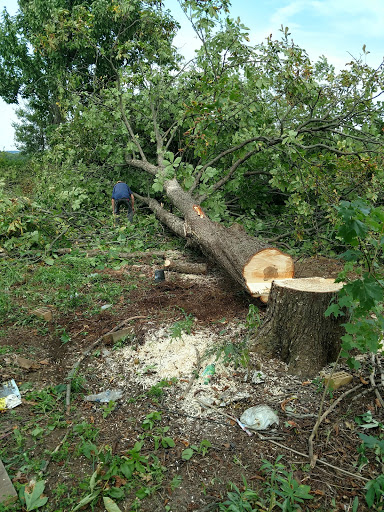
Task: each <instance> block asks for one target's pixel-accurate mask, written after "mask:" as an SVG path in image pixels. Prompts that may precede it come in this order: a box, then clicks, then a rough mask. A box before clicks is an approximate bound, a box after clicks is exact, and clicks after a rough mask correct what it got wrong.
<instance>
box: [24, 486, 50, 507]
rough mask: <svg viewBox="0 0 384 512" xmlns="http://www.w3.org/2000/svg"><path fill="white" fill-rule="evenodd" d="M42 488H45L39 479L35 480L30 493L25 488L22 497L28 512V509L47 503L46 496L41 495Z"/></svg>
mask: <svg viewBox="0 0 384 512" xmlns="http://www.w3.org/2000/svg"><path fill="white" fill-rule="evenodd" d="M44 488H45V482H44V480H40V481H39V482H36V483H35V484H34V485H33V487H32V492H31V493H30V492H29V491H27V488H25V490H24V498H25V504H26V506H27V511H28V512H29V511H30V510H36V509H37V508H40V507H42V506H44V505H45V504H46V503H47V501H48V498H47V497H44V498H42V497H41V495H42V494H43V491H44Z"/></svg>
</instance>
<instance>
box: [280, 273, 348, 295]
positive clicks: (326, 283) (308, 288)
mask: <svg viewBox="0 0 384 512" xmlns="http://www.w3.org/2000/svg"><path fill="white" fill-rule="evenodd" d="M278 285H279V286H283V287H285V288H291V289H292V290H299V291H302V292H315V293H329V292H338V291H339V290H341V288H342V287H343V286H344V283H335V280H334V279H325V278H324V277H301V278H300V279H284V280H280V281H278Z"/></svg>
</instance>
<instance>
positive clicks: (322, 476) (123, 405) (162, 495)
mask: <svg viewBox="0 0 384 512" xmlns="http://www.w3.org/2000/svg"><path fill="white" fill-rule="evenodd" d="M341 268H342V264H341V263H340V262H339V261H335V260H327V259H325V258H311V259H309V260H305V261H303V260H302V261H298V262H297V263H296V277H313V276H319V277H326V278H330V277H336V276H337V273H338V272H339V271H340V270H341ZM98 272H113V275H114V277H115V278H116V280H120V281H121V282H122V283H124V282H125V281H127V282H129V281H130V278H132V276H135V278H140V283H141V284H140V285H138V286H137V288H136V289H135V290H133V291H130V292H127V293H123V294H122V296H121V297H120V299H119V301H117V303H116V304H114V305H113V306H112V307H110V308H108V309H105V310H104V311H100V313H99V314H98V315H94V316H91V317H90V316H88V315H87V314H86V313H85V312H84V311H82V309H81V307H80V308H79V309H78V310H77V311H76V312H74V313H73V314H70V315H60V314H59V313H58V312H55V316H54V322H53V323H52V324H46V325H45V326H44V329H30V328H28V326H26V327H20V326H18V327H12V326H7V337H3V338H0V346H1V345H12V346H13V347H14V350H15V352H17V353H18V354H20V355H21V356H23V357H25V358H28V359H32V360H33V361H35V362H37V368H31V369H29V370H27V369H25V368H23V367H21V366H20V365H18V363H17V361H16V360H15V358H14V357H12V356H9V355H4V356H0V363H1V367H0V378H1V381H4V380H7V379H10V378H14V379H15V380H16V381H17V383H18V384H19V385H20V386H21V387H22V384H25V383H26V382H30V383H31V384H32V385H33V387H34V388H35V389H43V388H45V387H47V386H49V385H52V386H57V385H63V384H65V383H66V377H67V375H68V372H69V370H70V368H71V367H72V365H73V364H74V362H75V361H76V360H77V359H78V358H79V357H80V355H81V353H82V351H83V350H85V349H86V348H87V347H89V346H90V345H91V344H92V343H93V342H94V341H95V340H96V339H98V338H99V337H100V336H102V335H103V334H105V333H107V332H109V331H110V330H111V329H112V328H113V327H114V326H116V325H117V324H118V323H119V322H120V321H122V320H125V319H130V318H133V317H137V316H143V317H144V318H135V319H134V320H132V321H129V322H128V324H127V325H129V326H130V327H131V332H130V333H129V335H128V336H127V338H126V339H125V340H122V341H120V342H117V343H115V344H114V345H113V346H112V345H106V344H104V343H100V344H99V346H98V347H97V349H95V350H94V351H93V353H92V354H91V355H90V356H89V357H87V358H86V359H85V360H84V362H83V363H82V365H81V367H80V372H79V375H81V377H82V378H83V384H84V389H83V392H82V393H73V394H72V396H71V399H72V405H75V408H74V409H73V410H72V416H71V417H69V418H68V421H69V422H71V423H73V424H75V423H80V422H81V421H86V422H88V423H90V424H92V425H93V426H94V427H95V428H98V429H99V430H100V438H99V441H98V442H99V443H101V444H103V445H107V446H110V447H111V450H112V453H114V454H119V455H122V454H124V453H126V451H127V450H129V449H132V447H133V446H134V444H135V442H136V441H137V439H138V436H139V434H140V433H141V432H142V424H143V421H144V420H145V418H146V416H147V415H148V414H150V413H152V412H154V411H158V412H161V414H162V417H161V425H162V426H167V427H169V430H168V432H167V435H168V436H170V437H172V439H174V441H175V446H172V447H168V448H167V449H162V450H159V452H158V456H159V457H160V458H161V464H162V465H163V466H165V467H166V468H167V474H166V477H165V480H164V481H163V483H162V490H161V492H157V493H156V494H154V495H153V496H152V497H151V498H147V499H143V501H142V502H141V508H140V510H142V511H144V512H155V511H164V510H170V511H175V512H184V511H193V510H201V511H203V510H204V511H208V510H216V509H217V506H216V505H215V504H217V503H218V502H220V501H222V500H223V499H224V498H225V497H226V493H227V491H228V484H229V482H233V483H234V484H236V485H237V486H239V488H240V489H243V485H244V482H243V477H244V478H245V479H246V481H247V482H248V484H249V485H250V486H252V485H255V486H256V487H257V486H258V485H259V486H260V485H262V484H263V482H265V475H264V474H263V473H262V472H261V471H260V467H261V465H262V464H263V461H269V462H270V463H272V464H273V463H274V462H275V461H276V458H277V457H278V455H283V456H284V458H283V460H282V462H283V463H284V464H285V466H286V468H287V470H288V471H292V472H293V475H294V478H295V479H296V481H297V482H298V483H300V484H306V485H310V486H311V490H312V496H313V499H312V500H311V501H310V502H308V504H306V505H305V506H306V507H307V508H305V510H324V511H325V510H335V511H336V510H347V509H349V507H351V505H352V502H353V499H354V497H355V496H356V495H359V498H360V503H361V507H360V508H359V510H366V507H365V506H364V499H363V497H362V496H363V495H362V493H361V489H362V487H363V485H364V482H363V481H361V480H358V479H357V478H355V477H354V475H355V474H356V473H357V466H358V459H359V454H358V452H357V448H358V446H359V444H360V440H359V438H358V435H357V434H358V433H359V432H363V430H359V428H358V426H357V424H356V423H355V422H354V421H353V420H354V418H355V417H356V416H359V415H362V414H364V413H366V412H367V411H371V412H372V413H373V414H374V415H375V416H380V415H381V416H382V413H381V411H380V409H379V408H378V404H377V403H376V401H375V397H374V395H373V394H369V393H367V394H365V395H362V396H358V392H356V394H354V395H351V396H349V398H348V400H344V401H341V403H340V404H339V406H338V407H337V408H336V409H335V411H334V412H333V413H332V414H331V415H330V416H329V418H328V419H327V421H326V422H325V424H324V425H323V426H322V427H321V428H320V431H319V436H318V438H317V439H316V440H315V451H316V454H317V456H318V457H319V459H323V460H325V461H327V462H328V463H329V464H330V465H331V466H335V467H337V468H341V469H343V470H344V473H342V472H340V471H338V470H337V469H333V468H332V467H331V466H325V465H321V464H320V463H318V464H317V465H316V466H315V468H313V469H311V468H310V467H309V465H308V459H307V458H306V454H307V452H308V437H309V435H310V433H311V431H312V428H313V425H314V423H315V421H316V415H317V413H318V407H319V403H320V400H321V389H320V380H319V379H315V380H314V381H313V382H302V381H301V380H300V379H298V378H297V377H295V376H292V375H289V374H288V373H287V368H286V366H285V365H284V363H282V362H281V361H278V360H270V359H263V358H262V357H261V356H258V355H257V354H252V355H251V356H250V358H249V360H248V359H247V358H246V356H245V352H244V348H245V347H246V343H247V339H248V338H247V336H248V334H249V332H248V330H247V328H246V319H247V314H248V311H249V305H250V304H254V305H255V306H258V307H260V309H259V315H260V317H261V318H262V317H263V315H264V311H265V306H262V305H261V304H259V302H258V301H257V299H252V298H250V297H249V296H248V295H246V294H245V293H244V292H243V291H242V290H241V289H239V288H238V286H237V285H235V284H234V283H233V282H232V281H230V280H229V279H228V278H227V277H226V276H223V275H222V274H221V273H220V272H218V271H216V270H211V271H210V273H209V274H208V275H207V276H198V277H196V276H195V277H191V276H188V275H181V274H176V273H171V272H168V273H167V275H166V280H165V281H163V282H161V283H155V281H154V277H153V275H154V268H153V267H151V266H150V265H138V266H129V267H128V266H127V267H125V268H122V269H121V270H119V271H111V270H108V269H105V270H102V271H98ZM57 326H64V327H65V331H66V333H67V334H68V335H69V337H70V341H68V342H67V343H64V344H63V343H62V341H61V340H60V337H59V336H58V333H57ZM209 364H214V365H215V374H214V375H213V376H212V377H211V379H210V381H209V382H208V383H207V384H205V383H204V377H203V376H202V372H203V370H204V368H206V366H207V365H209ZM367 365H368V362H365V361H364V359H362V368H361V369H360V370H359V371H358V372H355V373H354V374H353V381H352V383H350V384H348V385H347V386H346V387H344V388H340V389H339V390H336V391H334V393H333V394H332V395H331V396H330V395H328V396H327V397H326V400H325V405H324V407H325V408H326V407H328V406H329V405H330V403H331V402H332V400H334V398H335V397H338V396H340V395H341V394H342V393H343V392H344V391H346V390H348V389H351V388H352V387H353V386H355V385H356V384H357V383H359V382H360V381H361V379H364V378H366V376H367V374H369V371H368V366H367ZM339 368H340V369H342V370H347V371H349V370H348V368H346V367H345V366H344V365H340V367H339ZM255 371H256V374H257V375H256V377H258V378H255ZM107 389H119V390H121V391H122V392H123V396H122V398H121V399H120V400H119V401H118V402H117V403H118V406H117V408H116V409H115V410H114V411H113V412H111V413H110V414H109V415H107V416H106V417H104V415H103V410H102V407H101V405H100V404H97V403H93V402H87V401H84V400H83V395H90V394H96V393H99V392H102V391H105V390H107ZM355 396H356V397H357V396H358V398H356V399H355ZM198 400H200V402H199V401H198ZM201 400H204V401H205V402H206V403H208V404H210V405H211V406H212V407H213V408H215V409H218V410H219V411H221V412H222V413H224V414H227V415H230V416H232V417H234V418H239V417H240V416H241V414H242V413H243V412H244V411H245V410H246V409H247V408H250V407H252V406H255V405H261V404H262V405H268V406H269V407H271V408H272V409H273V410H274V411H275V412H276V413H277V415H278V417H279V424H278V425H272V426H271V427H270V428H269V429H268V430H266V431H265V432H263V433H262V435H263V436H264V437H265V438H266V439H265V440H264V439H261V438H260V437H259V435H257V434H256V433H254V434H253V435H252V436H249V435H247V433H246V432H245V431H244V430H242V429H241V428H240V426H239V425H238V424H237V423H235V422H234V421H232V420H231V419H229V418H228V417H226V416H225V415H224V414H220V413H219V412H217V411H216V410H215V409H213V408H211V407H208V408H207V407H204V406H202V405H201ZM61 405H62V406H63V407H64V404H61ZM15 412H16V413H17V420H16V419H14V417H13V416H12V415H10V414H9V413H8V412H6V413H4V414H2V415H1V420H2V421H1V429H0V434H1V433H2V432H3V433H6V432H8V431H9V429H13V428H14V427H15V426H17V424H18V423H19V422H20V423H24V422H27V421H29V420H30V419H31V418H33V417H34V416H33V413H32V409H31V404H29V403H28V402H26V401H25V400H24V402H23V404H22V405H21V406H19V407H18V408H17V409H15ZM374 430H375V429H373V430H372V431H371V432H372V433H374ZM54 432H55V434H52V437H51V438H50V441H49V442H48V447H50V448H52V449H53V448H54V447H55V446H57V443H59V442H60V430H55V431H54ZM203 440H207V441H209V443H210V445H211V448H209V449H208V450H207V453H206V454H204V455H203V454H202V453H201V452H200V453H198V454H197V455H196V457H192V458H191V459H190V460H188V461H187V460H184V459H183V458H182V452H183V450H184V449H185V448H186V447H188V446H192V445H195V446H197V447H199V446H201V442H202V441H203ZM2 442H9V438H8V437H5V438H4V441H2ZM276 443H277V444H276ZM46 447H47V446H44V447H42V448H41V449H42V450H43V449H44V448H46ZM36 455H38V454H36ZM88 462H89V461H87V460H84V467H82V468H71V467H70V464H69V467H67V468H65V467H63V466H62V465H61V463H60V461H58V462H55V461H54V460H52V461H51V462H50V465H49V468H48V470H47V472H46V474H45V478H46V480H47V481H46V485H47V492H48V494H49V493H50V489H53V488H54V486H55V485H56V484H57V482H62V483H65V484H66V485H68V486H76V485H77V484H78V478H79V475H83V474H84V475H86V474H87V472H88V473H89V474H90V472H91V468H90V467H89V464H88ZM74 475H76V476H74ZM361 475H362V476H364V477H365V478H368V479H369V478H370V462H369V461H367V464H366V466H365V467H364V468H363V469H362V471H361ZM175 477H177V478H179V481H180V485H178V486H176V487H175V486H171V482H172V481H173V482H174V481H175V480H174V479H175ZM50 499H51V500H53V499H54V498H53V497H52V496H50ZM332 503H334V504H332ZM127 507H128V508H126V510H130V508H129V505H127ZM166 507H169V508H168V509H166ZM95 510H104V508H103V507H101V506H100V507H99V508H98V507H96V508H95Z"/></svg>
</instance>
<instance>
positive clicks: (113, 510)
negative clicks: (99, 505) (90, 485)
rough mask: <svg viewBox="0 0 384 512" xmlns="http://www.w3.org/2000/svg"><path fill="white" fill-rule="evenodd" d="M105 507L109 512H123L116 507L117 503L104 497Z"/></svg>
mask: <svg viewBox="0 0 384 512" xmlns="http://www.w3.org/2000/svg"><path fill="white" fill-rule="evenodd" d="M103 501H104V507H105V508H106V509H107V512H121V509H120V508H119V507H118V506H117V505H116V503H115V502H114V501H113V500H111V498H108V496H103Z"/></svg>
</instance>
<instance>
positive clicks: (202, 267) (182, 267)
mask: <svg viewBox="0 0 384 512" xmlns="http://www.w3.org/2000/svg"><path fill="white" fill-rule="evenodd" d="M164 270H170V271H172V272H180V273H182V274H206V273H207V270H208V266H207V264H206V263H191V262H188V261H178V260H165V261H164Z"/></svg>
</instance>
